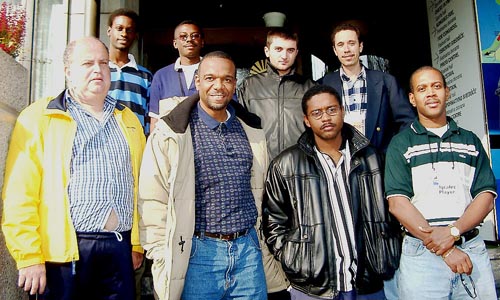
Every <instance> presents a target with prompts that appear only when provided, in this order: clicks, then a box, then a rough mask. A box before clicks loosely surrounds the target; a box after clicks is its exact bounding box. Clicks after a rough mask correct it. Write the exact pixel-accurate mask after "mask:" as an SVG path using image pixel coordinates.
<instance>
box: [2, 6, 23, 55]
mask: <svg viewBox="0 0 500 300" xmlns="http://www.w3.org/2000/svg"><path fill="white" fill-rule="evenodd" d="M25 33H26V10H25V8H24V7H23V6H22V5H15V4H7V3H6V2H2V4H1V6H0V48H1V49H2V50H3V51H5V52H7V53H8V54H10V55H11V56H12V57H17V56H18V55H19V52H20V50H21V46H22V45H23V43H24V35H25Z"/></svg>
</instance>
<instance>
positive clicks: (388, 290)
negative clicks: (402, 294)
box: [384, 269, 399, 300]
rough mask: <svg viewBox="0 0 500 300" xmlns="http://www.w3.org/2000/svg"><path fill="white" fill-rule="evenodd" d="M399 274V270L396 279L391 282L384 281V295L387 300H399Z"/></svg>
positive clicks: (390, 280) (395, 275)
mask: <svg viewBox="0 0 500 300" xmlns="http://www.w3.org/2000/svg"><path fill="white" fill-rule="evenodd" d="M398 273H399V269H398V270H396V273H395V274H394V277H393V278H391V279H389V280H384V294H385V298H386V299H387V300H399V296H398V280H397V277H398Z"/></svg>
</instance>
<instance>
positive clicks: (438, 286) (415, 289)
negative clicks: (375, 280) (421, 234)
mask: <svg viewBox="0 0 500 300" xmlns="http://www.w3.org/2000/svg"><path fill="white" fill-rule="evenodd" d="M457 248H458V249H460V250H462V251H464V252H465V253H467V255H469V258H470V260H471V261H472V264H473V269H472V274H471V276H470V278H472V281H473V282H474V285H475V288H474V287H473V286H472V283H471V281H470V278H469V277H468V276H467V275H466V274H463V275H462V278H461V276H460V274H456V273H453V272H452V271H451V269H450V268H449V267H448V265H447V264H446V263H445V262H444V261H443V259H442V258H441V257H439V256H437V255H435V254H433V253H431V252H430V251H429V250H427V248H425V246H424V245H423V243H422V241H421V240H419V239H416V238H413V237H410V236H406V237H405V238H404V240H403V250H402V256H401V262H400V266H399V274H398V289H399V299H405V300H412V299H415V300H417V299H418V300H425V299H433V300H434V299H436V300H437V299H443V300H450V299H452V300H456V299H463V300H470V299H472V298H471V296H469V294H468V292H467V289H466V288H465V287H464V283H465V285H467V287H468V289H469V291H470V293H474V290H475V292H476V293H477V298H476V299H481V300H497V296H496V290H495V280H494V277H493V271H492V268H491V262H490V258H489V256H488V252H487V250H486V246H485V244H484V241H483V239H482V238H481V236H479V235H478V236H477V237H475V238H474V239H472V240H470V241H468V242H466V243H464V244H462V245H461V246H457ZM462 280H463V281H464V283H462Z"/></svg>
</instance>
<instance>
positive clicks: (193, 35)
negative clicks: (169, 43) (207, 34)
mask: <svg viewBox="0 0 500 300" xmlns="http://www.w3.org/2000/svg"><path fill="white" fill-rule="evenodd" d="M200 37H201V33H199V32H193V33H191V34H187V33H181V34H179V37H178V39H179V40H181V41H183V42H185V41H187V40H188V39H190V40H197V39H199V38H200Z"/></svg>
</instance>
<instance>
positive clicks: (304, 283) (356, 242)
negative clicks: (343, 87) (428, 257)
mask: <svg viewBox="0 0 500 300" xmlns="http://www.w3.org/2000/svg"><path fill="white" fill-rule="evenodd" d="M302 111H303V113H304V123H305V125H306V131H305V132H304V133H303V134H302V135H301V137H300V138H299V140H298V143H297V144H296V145H294V146H292V147H290V148H288V149H287V150H285V151H283V152H282V153H281V154H280V155H278V156H277V157H276V158H275V159H274V160H273V161H272V163H271V164H270V167H269V170H268V174H267V181H266V192H265V196H264V203H263V218H264V223H263V231H264V234H265V237H266V243H267V244H268V246H269V248H270V250H271V252H272V253H273V254H274V256H275V258H276V259H277V260H279V261H280V262H281V264H282V266H283V269H284V271H285V273H286V275H287V277H288V279H289V280H290V283H291V287H292V288H291V293H292V298H293V299H300V300H306V299H357V300H360V299H364V300H368V299H370V300H371V299H385V296H384V292H383V280H384V279H389V278H391V277H392V276H393V274H394V271H395V270H396V269H397V267H398V264H399V255H400V245H401V244H400V240H401V236H400V234H399V225H398V223H397V222H396V221H395V219H394V218H393V217H392V216H391V215H389V212H388V209H387V203H386V201H385V199H384V192H383V173H382V171H383V161H382V157H381V155H380V154H379V153H378V152H377V150H376V149H375V147H373V146H372V145H370V143H369V140H368V139H367V138H366V137H364V135H362V134H361V133H360V132H359V131H358V130H356V129H355V128H354V127H353V126H351V125H349V124H347V123H344V122H343V119H344V110H343V105H342V102H341V98H340V96H339V94H338V92H337V91H336V90H335V89H334V88H332V87H330V86H326V85H317V86H314V87H312V88H310V89H309V90H308V91H307V92H306V93H305V94H304V97H303V99H302Z"/></svg>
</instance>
